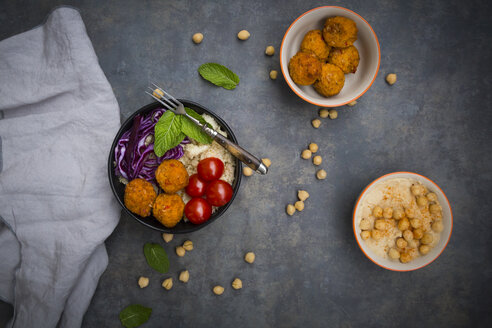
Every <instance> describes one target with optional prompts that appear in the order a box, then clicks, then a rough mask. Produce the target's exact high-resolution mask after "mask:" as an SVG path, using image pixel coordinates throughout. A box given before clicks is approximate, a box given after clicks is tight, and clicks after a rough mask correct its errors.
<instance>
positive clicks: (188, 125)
mask: <svg viewBox="0 0 492 328" xmlns="http://www.w3.org/2000/svg"><path fill="white" fill-rule="evenodd" d="M185 110H186V113H188V115H190V116H191V117H193V118H195V119H197V120H198V121H199V122H200V123H202V124H206V125H208V126H210V124H208V123H207V121H205V119H204V118H203V117H202V116H201V115H200V114H198V113H197V112H195V111H194V110H193V109H191V108H188V107H185ZM181 131H183V133H184V134H186V135H187V136H188V137H190V138H191V139H193V140H195V141H198V142H199V143H202V144H210V143H212V140H213V139H212V138H211V137H210V136H209V135H208V134H206V133H205V132H203V131H202V129H201V128H200V127H198V126H197V125H196V124H195V123H193V122H191V121H190V120H189V119H187V118H186V117H184V116H182V122H181Z"/></svg>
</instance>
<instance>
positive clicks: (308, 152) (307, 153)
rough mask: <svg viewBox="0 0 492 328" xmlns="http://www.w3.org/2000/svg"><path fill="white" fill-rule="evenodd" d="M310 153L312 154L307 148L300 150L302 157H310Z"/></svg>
mask: <svg viewBox="0 0 492 328" xmlns="http://www.w3.org/2000/svg"><path fill="white" fill-rule="evenodd" d="M311 155H312V153H311V151H310V150H309V149H304V150H303V151H302V153H301V157H302V158H303V159H310V158H311Z"/></svg>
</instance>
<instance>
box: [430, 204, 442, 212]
mask: <svg viewBox="0 0 492 328" xmlns="http://www.w3.org/2000/svg"><path fill="white" fill-rule="evenodd" d="M429 211H430V212H431V213H432V214H435V213H439V212H441V206H439V205H438V204H431V205H430V206H429Z"/></svg>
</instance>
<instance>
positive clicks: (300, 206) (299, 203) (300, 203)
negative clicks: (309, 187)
mask: <svg viewBox="0 0 492 328" xmlns="http://www.w3.org/2000/svg"><path fill="white" fill-rule="evenodd" d="M294 207H295V208H296V210H298V211H299V212H301V211H302V210H303V209H304V202H303V201H301V200H298V201H297V202H295V203H294Z"/></svg>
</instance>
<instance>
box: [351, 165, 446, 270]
mask: <svg viewBox="0 0 492 328" xmlns="http://www.w3.org/2000/svg"><path fill="white" fill-rule="evenodd" d="M392 179H409V180H412V181H413V180H416V181H417V182H419V183H421V184H422V185H424V186H425V187H426V188H427V189H428V190H429V192H433V193H435V194H436V195H437V201H438V202H439V205H440V206H441V208H442V223H443V226H444V228H443V230H442V231H441V232H440V236H439V241H438V242H437V243H436V245H434V247H432V248H431V250H430V252H429V253H428V254H426V255H421V256H418V257H416V258H415V259H413V260H412V261H410V262H408V263H401V262H400V261H398V260H392V259H390V258H384V257H382V256H380V254H377V253H376V252H375V251H374V249H372V248H371V247H369V245H368V244H367V243H366V241H365V240H363V239H362V237H361V232H362V230H361V229H360V227H359V224H360V219H361V217H362V211H363V203H364V200H365V198H366V197H367V196H368V195H371V192H373V191H375V190H377V189H378V186H381V185H382V184H383V183H384V182H388V181H390V180H392ZM392 181H395V180H392ZM352 225H353V230H354V235H355V239H356V241H357V243H358V244H359V247H360V249H361V250H362V252H363V253H364V254H365V255H366V256H367V258H369V259H370V260H371V261H372V262H374V263H375V264H377V265H379V266H380V267H382V268H384V269H388V270H392V271H413V270H418V269H421V268H423V267H424V266H426V265H428V264H430V263H432V262H433V261H434V260H435V259H437V258H438V257H439V255H441V253H442V252H443V251H444V249H445V248H446V246H447V244H448V242H449V239H450V238H451V232H452V230H453V213H452V210H451V205H450V204H449V200H448V198H447V197H446V195H445V194H444V192H443V191H442V189H441V188H440V187H439V186H438V185H437V184H436V183H435V182H434V181H432V180H431V179H429V178H427V177H424V176H423V175H420V174H417V173H412V172H394V173H389V174H386V175H383V176H382V177H380V178H378V179H376V180H374V181H373V182H371V183H370V184H369V185H368V186H367V187H366V188H365V189H364V190H363V191H362V193H361V194H360V196H359V198H358V199H357V201H356V203H355V207H354V211H353V215H352Z"/></svg>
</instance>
